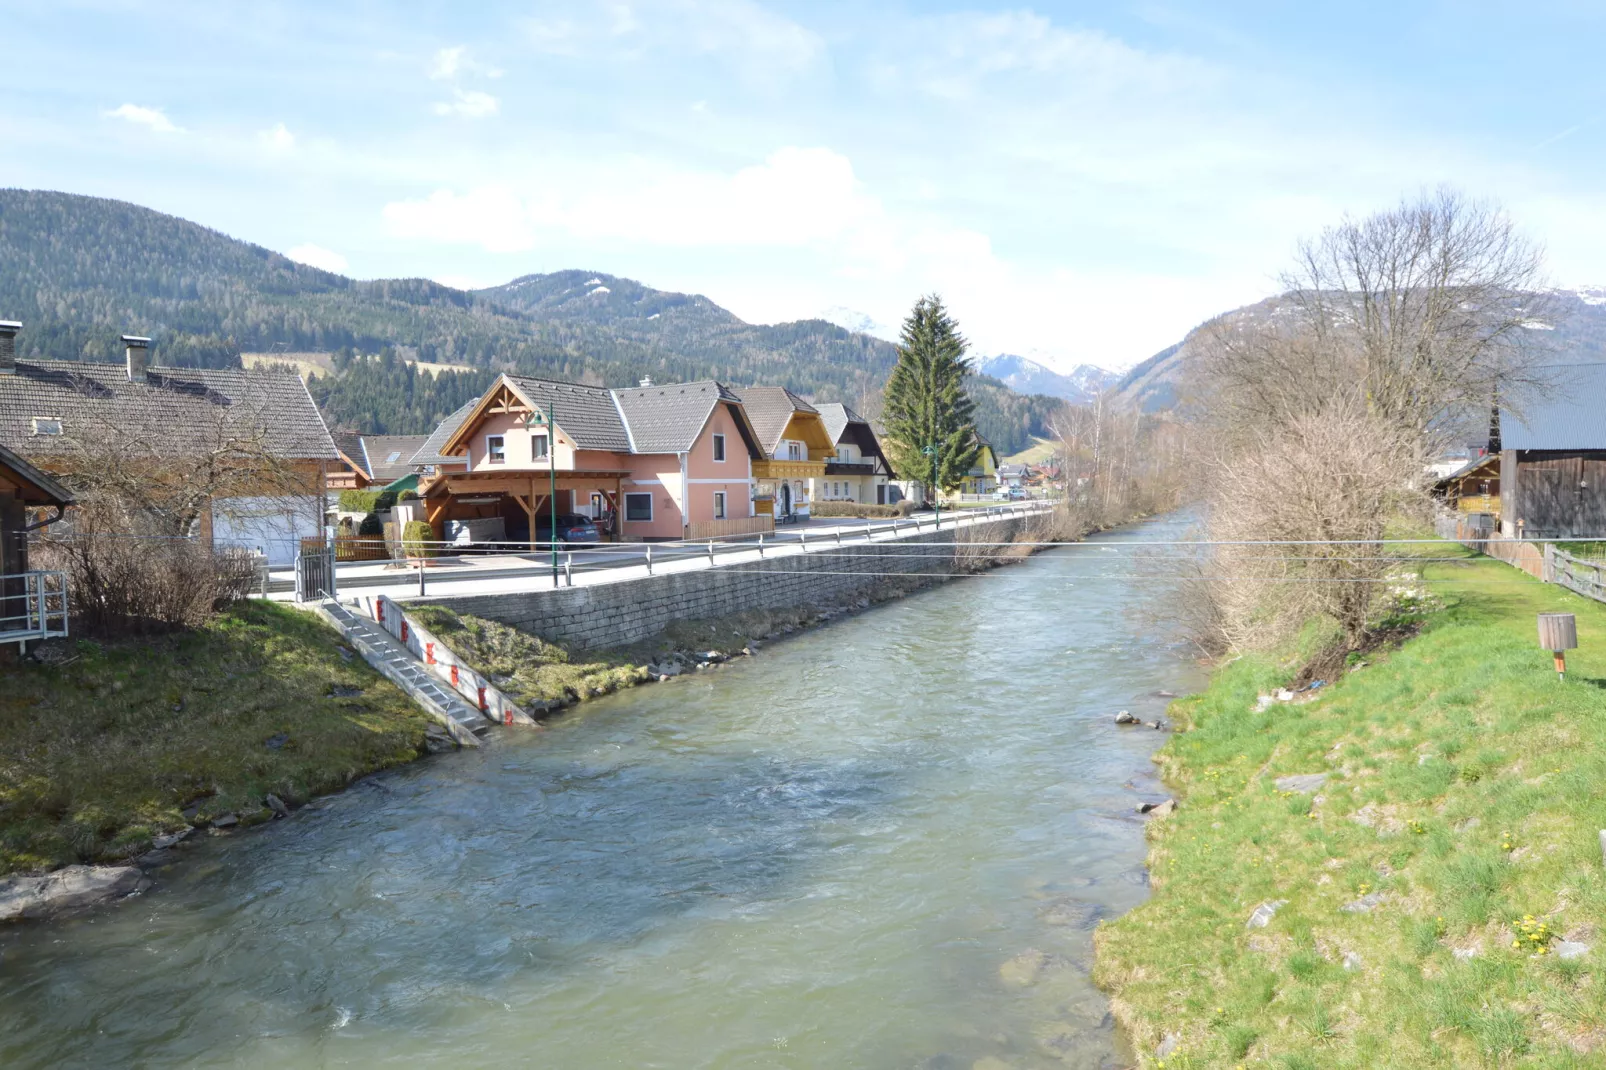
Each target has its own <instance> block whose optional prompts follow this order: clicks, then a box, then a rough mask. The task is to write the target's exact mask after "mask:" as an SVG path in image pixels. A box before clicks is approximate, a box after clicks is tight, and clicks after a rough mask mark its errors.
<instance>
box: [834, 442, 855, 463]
mask: <svg viewBox="0 0 1606 1070" xmlns="http://www.w3.org/2000/svg"><path fill="white" fill-rule="evenodd" d="M836 459H837V460H839V461H841V462H842V463H843V464H852V463H853V450H852V448H851V447H848V446H838V447H837V448H836Z"/></svg>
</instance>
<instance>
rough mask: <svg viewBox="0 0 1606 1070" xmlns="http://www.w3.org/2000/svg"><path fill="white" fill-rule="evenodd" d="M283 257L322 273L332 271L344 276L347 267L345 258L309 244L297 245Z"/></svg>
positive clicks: (319, 246)
mask: <svg viewBox="0 0 1606 1070" xmlns="http://www.w3.org/2000/svg"><path fill="white" fill-rule="evenodd" d="M284 255H285V256H288V257H289V258H290V259H291V260H294V261H295V262H296V263H298V264H305V265H307V266H308V267H315V268H318V269H320V270H322V271H332V272H334V273H335V274H337V275H342V274H345V271H346V268H347V267H348V266H349V265H348V264H347V263H346V258H345V257H343V256H341V255H340V254H339V253H337V252H334V251H333V250H330V249H325V248H324V247H323V246H321V245H313V244H311V243H310V242H309V243H307V244H306V245H298V246H296V247H295V248H294V249H289V250H287V251H286V252H285V254H284Z"/></svg>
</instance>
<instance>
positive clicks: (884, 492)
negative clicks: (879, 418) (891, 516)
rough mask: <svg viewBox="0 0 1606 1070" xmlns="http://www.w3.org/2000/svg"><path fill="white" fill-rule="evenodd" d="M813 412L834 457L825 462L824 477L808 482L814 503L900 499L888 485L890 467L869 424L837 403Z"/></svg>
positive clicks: (875, 502)
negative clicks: (822, 421)
mask: <svg viewBox="0 0 1606 1070" xmlns="http://www.w3.org/2000/svg"><path fill="white" fill-rule="evenodd" d="M815 408H816V409H818V410H819V413H820V418H821V419H822V420H824V421H825V430H826V432H827V433H828V434H829V435H830V436H831V442H832V444H833V445H834V447H835V449H836V454H835V456H833V457H830V458H828V459H827V460H826V462H825V475H824V477H823V478H819V479H815V480H813V481H811V485H810V487H809V491H810V494H811V496H812V497H813V499H814V500H815V501H827V502H860V503H862V504H865V505H892V504H895V503H896V502H897V500H898V496H899V495H898V490H897V488H896V487H894V486H892V485H891V483H889V480H891V478H892V464H891V462H889V461H888V460H887V457H886V454H884V453H882V452H881V443H880V441H879V440H878V439H877V438H876V435H875V431H874V430H873V429H872V428H871V427H870V421H868V420H866V419H865V418H864V417H862V416H860V415H859V414H858V413H856V412H854V411H853V410H852V409H850V408H848V407H847V406H846V405H843V404H841V403H840V402H835V401H832V402H826V403H825V404H823V405H816V406H815ZM889 491H890V492H891V494H892V496H891V497H889V496H888V494H889Z"/></svg>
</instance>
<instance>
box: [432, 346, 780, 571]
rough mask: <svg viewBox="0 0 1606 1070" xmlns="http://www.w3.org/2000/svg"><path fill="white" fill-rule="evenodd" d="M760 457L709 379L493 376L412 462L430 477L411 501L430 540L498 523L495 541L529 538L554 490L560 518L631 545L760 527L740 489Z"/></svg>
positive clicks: (749, 432) (728, 398) (727, 398)
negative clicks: (429, 469) (420, 502)
mask: <svg viewBox="0 0 1606 1070" xmlns="http://www.w3.org/2000/svg"><path fill="white" fill-rule="evenodd" d="M426 453H428V454H429V456H427V457H426V456H425V454H426ZM762 456H763V452H762V449H761V448H760V446H759V444H758V438H757V436H756V435H755V434H754V432H753V428H752V424H751V423H750V422H749V421H748V419H747V415H746V412H745V410H744V409H743V406H742V402H741V399H740V398H739V397H737V396H736V394H734V393H733V392H732V391H730V390H729V389H728V388H727V387H725V386H723V385H722V384H720V383H717V382H714V381H712V380H708V381H704V382H697V383H676V384H672V385H665V386H655V385H652V384H651V383H650V382H645V383H643V385H641V386H639V387H634V388H631V389H628V390H609V389H606V388H603V387H595V386H585V385H582V384H579V383H565V382H558V381H555V380H549V379H534V378H529V377H525V376H516V375H503V376H501V377H500V378H498V379H497V381H496V382H494V383H492V384H491V386H490V388H489V389H487V390H486V392H485V394H484V395H482V396H481V398H480V399H479V401H478V402H476V403H475V404H474V405H473V406H471V407H468V408H467V409H466V411H465V410H459V411H458V412H455V413H453V414H452V415H451V416H450V417H448V418H447V420H446V421H443V423H442V426H441V427H440V428H438V429H437V430H436V432H435V434H433V435H431V436H430V439H429V442H428V443H426V445H425V447H424V449H422V450H420V452H419V454H418V455H417V456H416V457H415V462H416V463H419V464H428V465H431V466H433V467H434V469H435V471H434V474H433V475H432V476H431V477H429V478H427V479H426V481H425V482H424V483H423V484H422V485H421V486H420V488H419V492H420V495H421V496H422V497H423V499H424V501H425V515H426V516H427V517H428V519H429V521H430V523H431V524H432V525H433V526H434V528H435V534H436V537H437V538H441V539H450V538H453V537H454V534H453V533H454V531H456V530H457V529H458V528H460V527H461V525H464V524H471V523H475V522H478V523H482V524H483V523H485V522H492V523H494V521H495V520H496V519H497V518H500V520H501V521H502V524H501V527H502V530H503V532H504V534H503V537H504V538H506V539H508V540H509V541H514V542H523V541H526V540H529V541H531V542H534V541H537V540H536V535H535V531H536V526H537V519H536V518H537V517H540V516H544V515H545V514H546V513H547V511H548V510H550V509H551V508H552V501H551V488H552V487H553V485H554V484H555V485H556V493H557V503H556V504H557V511H558V512H559V513H560V514H581V515H584V516H588V517H591V518H592V519H594V520H596V521H597V522H598V526H599V528H600V529H602V530H603V532H604V535H605V537H611V538H614V539H620V540H626V541H638V540H643V539H685V538H709V537H714V536H718V535H726V534H737V533H742V532H746V531H750V530H758V526H757V525H759V524H761V523H764V522H762V521H758V520H756V519H755V518H754V517H753V509H752V494H751V490H750V487H751V483H752V462H753V460H754V459H755V458H760V457H762ZM765 526H766V527H767V525H765Z"/></svg>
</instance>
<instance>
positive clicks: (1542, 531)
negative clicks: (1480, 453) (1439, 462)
mask: <svg viewBox="0 0 1606 1070" xmlns="http://www.w3.org/2000/svg"><path fill="white" fill-rule="evenodd" d="M1548 371H1549V373H1550V374H1549V379H1550V380H1551V381H1550V388H1549V389H1548V390H1547V391H1546V395H1545V396H1544V397H1541V398H1537V399H1535V400H1533V402H1532V403H1531V404H1529V405H1527V406H1525V407H1524V408H1523V410H1522V411H1521V412H1517V411H1515V410H1511V409H1507V408H1505V407H1502V408H1501V410H1500V413H1499V419H1500V423H1499V428H1500V443H1499V446H1500V472H1499V477H1498V484H1497V493H1498V494H1499V509H1498V512H1499V516H1500V533H1501V534H1502V535H1505V536H1507V537H1510V538H1524V537H1526V538H1572V537H1582V538H1592V537H1601V536H1606V364H1567V365H1556V366H1553V367H1551V368H1550V369H1548ZM1491 445H1493V444H1492V443H1491Z"/></svg>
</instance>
